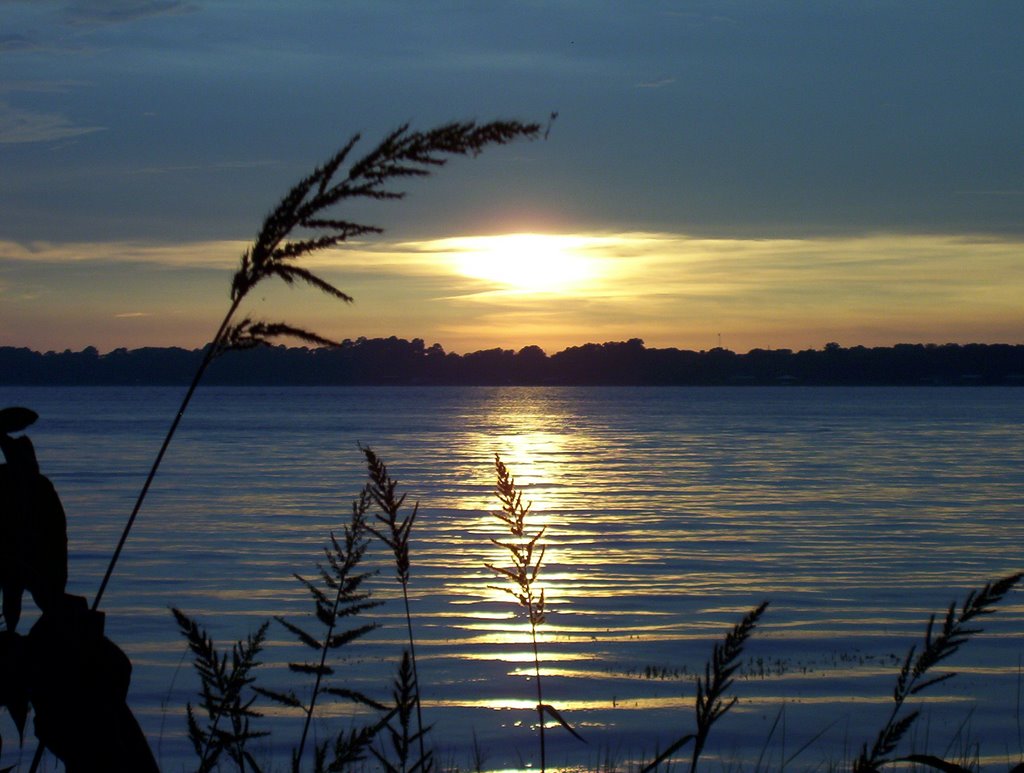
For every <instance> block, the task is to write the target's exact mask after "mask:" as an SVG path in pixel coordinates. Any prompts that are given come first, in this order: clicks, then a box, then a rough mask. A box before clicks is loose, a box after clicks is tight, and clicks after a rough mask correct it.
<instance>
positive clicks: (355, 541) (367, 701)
mask: <svg viewBox="0 0 1024 773" xmlns="http://www.w3.org/2000/svg"><path fill="white" fill-rule="evenodd" d="M369 506H370V495H369V493H368V492H367V491H366V489H365V488H364V489H363V490H362V492H361V493H360V496H359V498H358V499H357V500H356V501H355V502H353V503H352V516H351V519H350V521H349V523H348V524H346V525H345V527H344V532H343V534H342V538H341V539H340V540H339V539H338V538H337V537H336V536H335V535H334V533H331V544H330V545H329V546H328V547H325V548H324V555H325V556H326V558H327V564H326V565H324V564H320V565H319V566H318V569H319V571H320V581H321V584H322V585H323V587H320V585H318V584H317V583H314V582H312V581H310V580H307V579H305V578H304V577H301V576H299V575H295V578H296V579H297V580H298V581H299V582H301V583H302V584H303V585H304V586H305V587H306V590H308V591H309V593H310V596H312V599H313V605H314V613H315V617H316V619H317V621H318V622H319V623H320V624H321V626H323V628H324V631H323V633H322V634H321V635H320V636H319V637H318V636H316V635H315V634H313V633H310V632H309V631H307V630H306V629H305V628H303V627H302V626H299V625H297V624H295V623H292V622H290V621H288V620H286V619H285V618H283V617H276V618H275V619H276V620H277V621H278V622H279V623H280V624H281V625H282V626H284V627H285V628H286V629H287V630H288V631H289V632H291V633H292V634H293V635H294V636H295V637H296V638H297V639H298V640H299V641H300V642H301V643H302V644H304V645H305V646H306V647H308V648H310V649H312V650H313V651H314V652H315V653H316V655H315V656H314V658H313V660H312V662H305V663H289V664H288V668H289V670H290V671H291V672H292V673H296V674H304V675H312V676H313V685H312V688H311V690H310V696H309V700H308V701H303V700H302V699H301V698H299V697H298V696H297V695H296V694H295V693H294V692H293V691H287V692H280V691H275V690H267V689H263V688H256V689H257V692H259V693H260V694H262V695H265V696H267V697H268V698H270V699H271V700H273V701H275V702H276V703H279V704H281V705H283V706H287V707H289V708H293V709H299V710H301V711H302V713H303V715H304V720H303V725H302V734H301V737H300V739H299V745H298V746H297V747H296V749H295V750H294V752H293V753H292V771H293V773H298V771H299V769H300V766H301V763H302V759H303V756H304V754H305V748H306V740H307V738H308V736H309V729H310V726H311V725H312V722H313V717H314V715H315V713H316V709H317V704H318V701H319V700H320V698H321V696H323V695H331V696H334V697H336V698H343V699H346V700H349V701H353V702H355V703H357V704H361V705H364V706H370V707H372V708H375V709H378V710H381V711H384V710H386V707H385V706H384V705H382V704H380V703H379V702H377V701H375V700H373V699H372V698H369V697H368V696H366V695H364V694H362V693H360V692H357V691H354V690H350V689H348V688H346V687H342V686H340V685H334V684H329V683H328V682H327V681H326V680H327V678H328V677H331V676H333V675H334V673H335V671H334V668H333V667H332V666H330V665H328V664H327V656H328V654H329V653H330V652H332V651H334V650H338V649H340V648H342V647H344V646H345V645H347V644H349V643H351V642H353V641H355V640H356V639H359V638H362V637H363V636H365V635H366V634H368V633H369V632H370V631H373V630H375V629H376V628H377V627H378V625H377V624H376V623H363V624H360V625H355V626H353V627H351V628H348V629H346V630H344V631H340V632H339V630H338V626H339V624H340V623H341V621H343V620H346V619H348V618H352V617H356V616H357V615H359V614H362V613H363V612H366V611H367V610H370V609H373V608H374V607H377V606H379V605H380V603H381V602H379V601H374V600H372V599H371V598H370V593H369V591H366V590H363V583H364V582H365V581H366V579H367V578H368V577H369V576H370V574H371V573H370V572H361V571H359V565H360V563H361V562H362V559H363V555H364V554H365V552H366V547H367V538H366V532H367V526H366V511H367V510H368V509H369Z"/></svg>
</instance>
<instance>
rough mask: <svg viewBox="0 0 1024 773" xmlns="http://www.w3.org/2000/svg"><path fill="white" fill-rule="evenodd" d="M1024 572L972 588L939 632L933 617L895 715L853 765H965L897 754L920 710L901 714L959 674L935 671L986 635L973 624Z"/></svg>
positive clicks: (857, 769)
mask: <svg viewBox="0 0 1024 773" xmlns="http://www.w3.org/2000/svg"><path fill="white" fill-rule="evenodd" d="M1022 576H1024V575H1022V574H1012V575H1009V576H1008V577H1004V578H1003V579H1001V580H996V581H993V582H989V583H986V584H985V586H984V587H982V588H981V590H978V591H971V592H970V593H969V594H968V595H967V598H966V599H965V600H964V603H963V606H961V607H960V611H959V612H958V611H957V609H956V602H953V603H952V604H950V605H949V609H948V610H946V617H945V620H944V621H943V623H942V627H941V629H940V630H938V631H936V630H935V615H932V616H931V617H930V618H929V619H928V627H927V628H926V629H925V634H924V645H923V646H922V647H921V649H920V650H918V649H917V646H916V645H913V646H911V647H910V649H909V650H908V651H907V656H906V658H905V659H904V661H903V666H902V668H900V673H899V677H898V678H897V679H896V687H895V688H894V689H893V694H892V699H893V706H892V710H891V711H890V713H889V718H888V720H887V721H886V723H885V725H884V726H883V727H882V729H881V730H879V731H878V735H877V736H876V738H875V741H874V743H873V744H872V745H871V748H870V749H868V746H867V744H866V743H865V744H864V746H863V748H862V749H861V752H860V755H859V756H858V757H857V759H856V761H855V762H854V764H853V771H854V773H874V772H875V771H878V770H879V769H880V768H881V767H882V766H883V765H887V764H889V763H893V762H912V763H914V764H917V765H925V766H927V767H931V768H935V769H936V770H943V771H952V770H957V769H959V766H956V765H955V764H954V763H951V762H949V761H947V760H943V759H940V758H938V757H935V756H932V755H927V754H911V755H908V756H906V757H893V756H892V755H893V753H894V752H895V751H896V748H897V746H898V745H899V742H900V740H901V739H902V738H903V736H904V735H906V733H907V731H908V730H909V729H910V727H911V726H912V725H913V724H914V722H915V721H916V720H917V718H918V716H919V715H920V710H914V711H910V712H909V713H905V714H903V713H901V712H902V711H903V707H904V704H905V703H906V701H907V699H908V698H910V697H911V696H914V695H917V694H918V693H920V692H922V691H923V690H925V689H927V688H929V687H932V686H934V685H936V684H939V683H941V682H945V681H946V680H947V679H952V678H953V677H954V676H956V673H955V672H953V671H947V672H945V673H942V674H938V675H933V674H932V673H931V671H932V669H934V668H935V666H937V665H938V664H939V663H941V662H942V661H944V660H946V659H947V658H949V657H951V656H952V655H954V654H956V652H957V651H958V650H959V649H960V647H961V646H962V645H964V644H966V643H967V641H968V640H969V639H970V638H971V637H972V636H974V635H976V634H979V633H981V630H982V629H981V628H977V627H970V626H969V624H970V623H971V622H972V621H974V620H976V619H977V618H979V617H982V616H984V615H989V614H992V613H993V612H995V608H994V605H995V604H997V603H998V602H1000V601H1002V599H1003V597H1004V596H1005V595H1006V594H1007V593H1008V592H1009V591H1010V590H1011V589H1012V588H1013V586H1015V585H1016V584H1017V583H1018V582H1019V581H1020V579H1021V577H1022ZM1018 767H1020V766H1018Z"/></svg>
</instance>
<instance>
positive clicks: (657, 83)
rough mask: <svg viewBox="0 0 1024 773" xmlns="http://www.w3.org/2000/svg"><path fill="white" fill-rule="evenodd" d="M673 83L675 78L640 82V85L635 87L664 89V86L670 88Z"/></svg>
mask: <svg viewBox="0 0 1024 773" xmlns="http://www.w3.org/2000/svg"><path fill="white" fill-rule="evenodd" d="M675 82H676V79H675V78H658V79H657V80H653V81H641V82H640V83H638V84H636V87H637V88H638V89H660V88H664V87H665V86H671V85H672V84H673V83H675Z"/></svg>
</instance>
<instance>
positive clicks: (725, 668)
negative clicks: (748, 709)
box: [643, 601, 768, 773]
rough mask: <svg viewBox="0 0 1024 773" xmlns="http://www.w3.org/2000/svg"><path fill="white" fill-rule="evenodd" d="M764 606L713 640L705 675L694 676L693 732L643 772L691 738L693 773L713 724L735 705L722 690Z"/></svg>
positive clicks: (668, 757)
mask: <svg viewBox="0 0 1024 773" xmlns="http://www.w3.org/2000/svg"><path fill="white" fill-rule="evenodd" d="M767 608H768V602H767V601H763V602H761V604H759V605H758V606H757V607H755V608H754V609H752V610H751V611H749V612H748V613H747V614H745V615H744V616H743V618H742V619H741V620H740V621H739V622H738V623H736V625H734V626H733V628H732V630H731V631H729V633H727V634H726V636H725V640H724V641H723V642H722V643H721V644H718V643H717V642H716V643H715V646H714V649H713V650H712V652H711V660H710V661H709V662H708V663H706V664H705V666H704V676H703V677H700V676H698V677H697V698H696V700H695V701H694V712H695V714H696V720H697V730H696V732H694V733H688V734H686V735H684V736H681V737H680V738H678V739H677V740H675V741H674V742H673V743H671V744H670V745H669V747H668V748H667V749H665V751H663V752H661V754H659V755H658V756H657V757H656V758H655V759H654V761H653V762H652V763H650V764H649V765H647V766H646V767H645V768H644V769H643V773H648V771H652V770H654V769H655V768H657V767H658V765H660V764H661V763H663V762H665V761H666V760H669V759H670V758H671V757H672V755H674V754H675V753H676V752H678V751H679V750H680V749H682V748H683V747H685V746H686V745H687V744H689V743H690V742H691V741H692V742H693V753H692V755H691V757H690V773H695V771H696V770H697V761H698V760H699V759H700V755H701V752H703V751H704V744H705V743H707V740H708V735H709V734H710V733H711V728H712V726H713V725H714V724H715V722H717V721H718V720H719V719H721V718H722V716H723V715H724V714H725V713H726V712H727V711H729V709H731V708H732V707H733V706H735V705H736V701H737V700H738V699H737V698H736V696H733V697H732V698H730V699H729V700H725V692H726V690H728V689H729V687H731V686H732V683H733V674H734V673H735V672H736V669H737V668H739V657H740V655H741V654H742V653H743V647H744V645H745V644H746V643H747V640H748V639H749V638H750V636H751V635H752V634H753V632H754V628H755V627H756V626H757V623H758V621H759V620H760V619H761V615H763V614H764V611H765V610H766V609H767Z"/></svg>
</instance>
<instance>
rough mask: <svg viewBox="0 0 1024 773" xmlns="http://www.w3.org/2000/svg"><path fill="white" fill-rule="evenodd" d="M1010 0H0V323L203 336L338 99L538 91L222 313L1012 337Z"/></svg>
mask: <svg viewBox="0 0 1024 773" xmlns="http://www.w3.org/2000/svg"><path fill="white" fill-rule="evenodd" d="M1022 35H1024V3H1018V2H1009V1H1007V0H999V1H997V2H996V1H989V0H973V1H972V2H947V1H946V0H920V1H918V0H891V1H887V0H864V1H863V2H838V1H837V2H821V1H820V0H808V1H807V2H800V1H799V0H784V1H779V2H776V1H774V0H757V1H756V2H755V1H754V0H689V1H688V2H669V1H668V0H665V1H663V2H662V1H658V0H650V1H649V2H647V1H645V2H629V3H627V2H605V1H604V0H547V1H546V2H541V1H540V0H537V2H489V1H488V0H478V1H476V2H470V1H469V0H463V1H462V2H446V1H443V0H438V1H437V2H422V0H366V1H365V2H364V1H361V0H350V1H348V2H325V1H324V0H289V2H281V1H280V0H275V1H273V2H271V1H270V0H80V1H79V2H71V1H69V0H31V1H29V0H0V346H27V347H30V348H32V349H36V350H39V351H48V350H55V351H63V350H65V349H71V350H76V351H77V350H80V349H82V348H84V347H86V346H95V347H97V348H98V349H99V350H100V351H101V352H106V351H110V350H112V349H115V348H118V347H127V348H137V347H141V346H184V347H187V348H195V347H199V346H202V345H203V344H204V343H206V342H207V341H208V340H209V339H210V338H211V337H212V336H213V334H214V332H215V330H216V327H217V324H218V323H219V321H220V319H221V317H222V316H223V314H224V313H225V311H226V310H227V307H228V304H229V302H230V299H229V290H230V280H231V275H232V274H233V272H234V270H235V268H236V267H237V265H238V261H239V258H240V256H241V254H242V253H243V251H244V250H245V249H246V247H247V245H248V244H249V243H250V242H251V240H252V239H253V238H254V236H255V234H256V232H257V230H258V228H259V226H260V224H261V222H262V219H263V217H264V216H265V215H266V214H267V212H269V211H270V210H271V208H272V207H273V206H274V205H275V204H276V203H277V201H278V200H279V199H280V198H281V196H282V195H283V194H284V193H285V192H286V191H287V190H288V188H290V186H291V185H292V184H293V183H294V182H296V181H297V180H298V179H300V178H301V177H302V176H304V175H305V174H306V173H308V172H309V171H310V170H312V168H313V167H314V166H316V165H317V164H318V163H320V162H322V161H324V160H325V159H326V158H328V157H329V156H330V155H331V154H332V152H334V151H335V150H336V149H337V148H339V147H340V146H341V145H343V144H344V143H345V142H346V141H347V140H348V139H349V137H351V136H352V135H353V134H355V133H357V132H358V133H361V135H362V137H363V138H364V139H363V140H362V142H361V143H360V145H358V146H357V151H365V150H368V149H369V148H370V147H372V145H373V143H374V141H375V140H376V139H378V138H380V137H381V136H382V135H383V134H385V133H386V132H388V131H390V130H392V129H394V128H395V127H397V126H399V125H401V124H403V123H406V122H409V123H411V124H412V126H413V127H414V128H417V129H426V128H430V127H431V126H434V125H437V124H440V123H444V122H447V121H450V120H453V119H459V120H462V119H476V120H481V121H486V120H492V119H498V118H503V119H518V120H523V121H538V122H541V123H546V122H547V120H548V117H549V116H550V115H551V114H552V113H554V112H557V114H558V117H557V120H555V121H554V122H553V124H551V127H550V132H549V133H548V135H547V138H546V139H538V140H536V141H532V142H518V143H514V144H512V145H509V146H506V147H501V148H490V149H487V150H485V152H484V153H483V154H482V155H480V156H479V157H476V158H471V159H456V160H454V161H452V162H451V163H450V164H448V165H447V166H445V167H444V168H443V169H440V170H438V171H437V173H436V174H435V175H434V176H432V177H430V178H428V179H423V180H413V181H410V182H409V184H408V186H407V187H406V189H407V190H408V194H409V195H408V197H407V198H405V199H403V200H401V201H383V202H374V203H373V204H372V205H366V204H362V205H360V206H359V207H358V208H356V209H354V210H343V211H340V212H338V213H337V214H338V215H339V216H344V217H347V218H356V219H359V220H360V222H366V223H370V224H373V225H377V226H381V227H383V228H384V229H385V232H384V233H383V234H382V235H380V236H377V237H374V238H364V239H361V240H359V241H357V242H353V243H350V244H348V245H345V246H343V247H340V248H338V249H335V250H331V251H327V252H323V253H320V254H319V255H317V256H315V257H314V258H313V259H312V260H310V261H308V262H307V263H306V264H304V265H305V266H306V267H307V268H310V269H313V270H315V271H317V272H318V273H319V274H321V275H322V276H323V277H324V278H325V279H327V280H329V281H331V282H333V283H335V284H336V285H337V286H338V287H340V288H341V289H343V290H344V291H346V292H347V293H349V294H350V295H352V296H353V297H354V299H355V302H354V303H352V304H342V303H340V302H338V301H336V300H333V299H330V298H328V297H326V296H322V295H320V294H318V293H317V292H315V291H314V290H312V289H309V288H303V287H290V288H289V287H281V286H275V285H273V283H272V281H271V280H268V281H267V282H265V283H263V284H261V285H260V286H259V287H258V288H257V290H256V291H254V292H253V293H252V296H251V298H250V299H248V300H247V303H248V306H247V308H245V309H244V313H246V314H248V315H250V316H253V317H255V318H265V319H268V320H270V321H278V320H283V321H286V322H289V323H291V324H294V325H297V326H301V327H306V328H310V329H314V330H316V331H317V332H318V333H320V334H322V335H324V336H326V337H328V338H333V339H337V340H340V339H344V338H352V339H355V338H358V337H360V336H366V337H378V336H391V335H396V336H399V337H402V338H410V339H411V338H422V339H424V340H425V341H426V343H427V344H428V345H429V344H432V343H440V344H441V345H442V346H444V348H445V349H446V350H448V351H458V352H467V351H475V350H479V349H488V348H494V347H501V348H505V349H517V350H518V349H519V348H522V347H524V346H527V345H539V346H541V347H542V348H544V349H545V350H547V351H548V352H549V353H552V352H554V351H558V350H560V349H563V348H565V347H567V346H574V345H581V344H584V343H589V342H597V343H600V342H604V341H620V340H626V339H629V338H641V339H643V340H644V341H645V342H646V344H647V345H648V346H659V347H667V346H674V347H679V348H684V349H694V350H702V349H710V348H713V347H714V346H717V345H719V344H721V345H722V346H724V347H726V348H728V349H732V350H734V351H739V352H745V351H748V350H749V349H753V348H765V349H779V348H791V349H804V348H821V347H822V346H824V345H825V344H826V343H827V342H832V341H835V342H838V343H840V344H841V345H843V346H854V345H866V346H888V345H893V344H896V343H906V342H909V343H949V342H954V343H968V342H984V343H997V342H1000V343H1018V344H1019V343H1024V308H1022V305H1024V99H1022V98H1021V96H1022V94H1024V46H1022V45H1021V44H1020V41H1021V38H1022Z"/></svg>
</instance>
